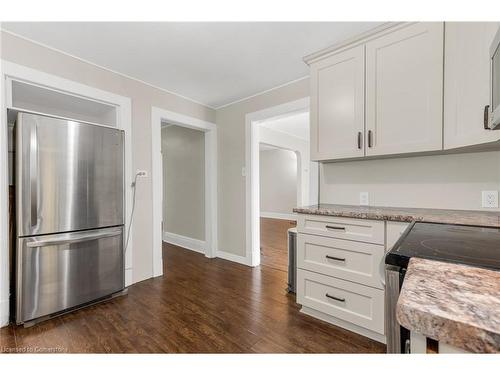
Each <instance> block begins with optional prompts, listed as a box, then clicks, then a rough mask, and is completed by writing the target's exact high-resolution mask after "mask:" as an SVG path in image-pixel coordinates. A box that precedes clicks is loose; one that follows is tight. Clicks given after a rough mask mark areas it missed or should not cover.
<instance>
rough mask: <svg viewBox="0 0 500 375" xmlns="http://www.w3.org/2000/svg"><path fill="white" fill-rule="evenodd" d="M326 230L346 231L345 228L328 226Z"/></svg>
mask: <svg viewBox="0 0 500 375" xmlns="http://www.w3.org/2000/svg"><path fill="white" fill-rule="evenodd" d="M326 229H338V230H345V227H336V226H334V225H327V226H326Z"/></svg>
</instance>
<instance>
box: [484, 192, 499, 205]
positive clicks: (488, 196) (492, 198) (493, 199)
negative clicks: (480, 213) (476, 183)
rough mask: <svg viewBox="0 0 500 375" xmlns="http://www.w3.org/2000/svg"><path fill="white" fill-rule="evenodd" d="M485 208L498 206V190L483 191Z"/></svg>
mask: <svg viewBox="0 0 500 375" xmlns="http://www.w3.org/2000/svg"><path fill="white" fill-rule="evenodd" d="M482 198H483V199H482V203H483V204H482V205H483V208H498V190H483V191H482Z"/></svg>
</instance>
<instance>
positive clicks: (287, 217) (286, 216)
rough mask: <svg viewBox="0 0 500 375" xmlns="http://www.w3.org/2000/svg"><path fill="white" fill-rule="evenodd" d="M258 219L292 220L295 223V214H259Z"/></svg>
mask: <svg viewBox="0 0 500 375" xmlns="http://www.w3.org/2000/svg"><path fill="white" fill-rule="evenodd" d="M260 217H266V218H269V219H281V220H294V221H297V214H284V213H281V212H261V213H260Z"/></svg>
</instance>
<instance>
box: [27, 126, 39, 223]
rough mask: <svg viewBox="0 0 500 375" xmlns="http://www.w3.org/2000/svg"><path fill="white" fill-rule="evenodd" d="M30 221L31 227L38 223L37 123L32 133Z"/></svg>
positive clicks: (32, 127)
mask: <svg viewBox="0 0 500 375" xmlns="http://www.w3.org/2000/svg"><path fill="white" fill-rule="evenodd" d="M29 173H30V211H31V212H30V219H31V226H32V227H36V225H37V223H38V134H37V127H36V123H33V124H32V125H31V131H30V168H29Z"/></svg>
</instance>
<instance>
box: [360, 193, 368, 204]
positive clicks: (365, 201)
mask: <svg viewBox="0 0 500 375" xmlns="http://www.w3.org/2000/svg"><path fill="white" fill-rule="evenodd" d="M359 204H360V205H361V206H368V205H369V204H370V199H369V196H368V192H366V191H363V192H361V193H359Z"/></svg>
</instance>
